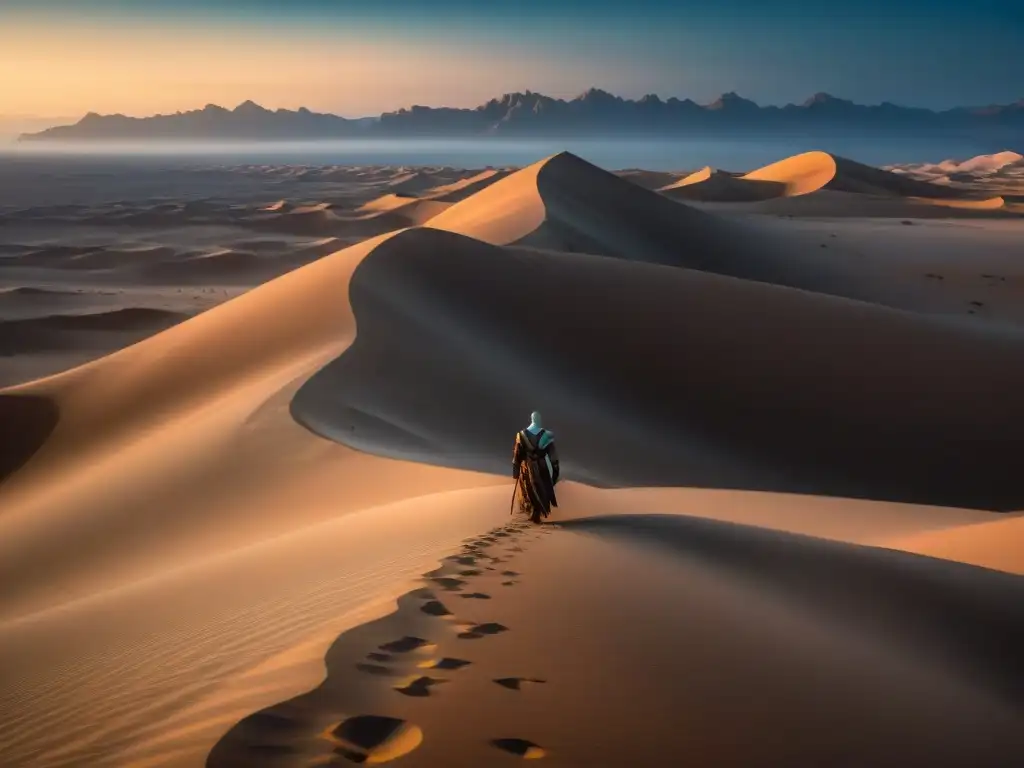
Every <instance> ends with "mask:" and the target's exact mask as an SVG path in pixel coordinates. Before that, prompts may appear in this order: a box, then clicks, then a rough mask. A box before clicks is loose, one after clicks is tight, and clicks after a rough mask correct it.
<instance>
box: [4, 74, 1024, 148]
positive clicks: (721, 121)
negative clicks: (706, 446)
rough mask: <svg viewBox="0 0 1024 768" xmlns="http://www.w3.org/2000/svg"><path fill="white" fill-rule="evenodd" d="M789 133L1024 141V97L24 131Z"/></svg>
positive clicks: (118, 135)
mask: <svg viewBox="0 0 1024 768" xmlns="http://www.w3.org/2000/svg"><path fill="white" fill-rule="evenodd" d="M745 133H750V134H757V135H765V134H772V133H774V134H785V135H790V136H800V137H811V136H820V135H828V136H836V135H845V134H851V135H858V136H863V135H865V134H868V135H873V134H877V135H880V136H893V135H908V136H919V137H921V138H926V137H929V138H930V137H955V138H961V139H972V140H982V141H985V140H988V141H994V142H997V143H998V144H999V145H1000V146H1003V147H1018V148H1020V147H1022V146H1024V99H1021V100H1019V101H1017V102H1014V103H1012V104H1005V105H991V106H984V107H958V108H954V109H949V110H944V111H933V110H930V109H923V108H917V107H903V106H899V105H896V104H891V103H889V102H883V103H882V104H879V105H874V106H865V105H862V104H856V103H854V102H852V101H849V100H846V99H840V98H837V97H835V96H832V95H830V94H827V93H818V94H815V95H814V96H812V97H811V98H809V99H807V101H805V102H803V103H802V104H788V105H786V106H784V107H776V106H760V105H758V104H756V103H755V102H753V101H751V100H749V99H745V98H743V97H741V96H739V95H737V94H735V93H726V94H723V95H722V96H720V97H719V98H718V99H716V100H715V101H713V102H712V103H710V104H703V105H701V104H697V103H696V102H694V101H692V100H690V99H677V98H670V99H667V100H662V99H661V98H659V97H658V96H655V95H653V94H649V95H647V96H644V97H643V98H641V99H638V100H632V99H624V98H621V97H619V96H615V95H613V94H611V93H608V92H607V91H603V90H601V89H598V88H592V89H590V90H588V91H586V92H585V93H582V94H580V95H579V96H577V97H576V98H573V99H568V100H565V99H555V98H552V97H550V96H545V95H543V94H540V93H533V92H531V91H526V92H524V93H507V94H505V95H503V96H502V97H500V98H496V99H491V100H490V101H488V102H487V103H485V104H482V105H480V106H478V107H475V108H468V109H461V108H452V107H425V106H413V107H410V108H408V109H400V110H398V111H396V112H386V113H384V114H382V115H380V116H379V117H369V118H359V119H348V118H344V117H340V116H338V115H333V114H324V113H317V112H312V111H310V110H308V109H305V108H300V109H298V110H286V109H278V110H269V109H265V108H264V107H261V106H260V105H258V104H256V103H254V102H252V101H246V102H245V103H243V104H241V105H239V106H238V107H236V108H235V109H232V110H229V109H225V108H224V107H220V106H217V105H214V104H210V105H207V106H206V107H204V108H203V109H198V110H192V111H188V112H177V113H175V114H172V115H156V116H153V117H144V118H135V117H127V116H125V115H120V114H117V115H99V114H96V113H94V112H90V113H89V114H87V115H86V116H85V117H83V118H82V119H81V120H79V121H78V122H77V123H74V124H73V125H63V126H56V127H52V128H49V129H47V130H43V131H40V132H37V133H26V134H22V135H21V136H20V137H19V138H20V140H21V141H42V140H70V141H81V140H86V141H95V140H119V141H125V140H154V139H159V140H193V141H194V140H232V141H237V140H248V141H281V140H311V139H337V138H345V137H354V136H374V137H378V136H379V137H388V136H486V135H503V136H517V137H520V136H522V137H527V136H530V137H540V136H559V135H573V136H581V135H597V136H615V135H622V134H630V135H645V136H680V135H688V136H698V135H704V136H716V137H717V136H722V135H723V134H725V135H730V136H734V135H742V134H745Z"/></svg>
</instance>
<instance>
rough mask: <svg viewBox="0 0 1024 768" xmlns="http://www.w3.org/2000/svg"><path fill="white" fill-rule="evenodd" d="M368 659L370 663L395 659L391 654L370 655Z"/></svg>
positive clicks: (367, 656) (367, 655)
mask: <svg viewBox="0 0 1024 768" xmlns="http://www.w3.org/2000/svg"><path fill="white" fill-rule="evenodd" d="M366 658H368V659H369V660H370V661H392V660H393V659H394V658H395V657H394V656H392V655H391V654H390V653H368V654H366Z"/></svg>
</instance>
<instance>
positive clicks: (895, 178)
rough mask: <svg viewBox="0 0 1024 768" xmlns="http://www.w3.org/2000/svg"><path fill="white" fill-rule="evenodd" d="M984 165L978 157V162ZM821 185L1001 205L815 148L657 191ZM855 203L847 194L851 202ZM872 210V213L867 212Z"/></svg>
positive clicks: (696, 193)
mask: <svg viewBox="0 0 1024 768" xmlns="http://www.w3.org/2000/svg"><path fill="white" fill-rule="evenodd" d="M970 167H971V168H975V167H978V168H980V167H986V166H985V163H984V162H982V160H981V159H979V162H978V164H977V166H970ZM823 190H830V191H833V192H843V193H852V194H856V195H862V196H871V197H873V198H876V199H881V200H884V199H890V198H891V199H899V200H900V201H902V202H906V203H909V204H911V205H913V204H916V205H918V206H922V205H937V206H943V207H948V208H962V209H968V210H978V211H996V210H1001V209H1002V210H1005V209H1006V206H1005V202H1006V201H1005V200H1004V199H1003V198H1002V197H1000V196H990V197H979V196H978V195H977V194H976V193H973V192H972V191H970V190H966V189H958V188H954V187H951V186H949V185H942V184H937V183H933V182H932V181H929V180H924V179H916V178H912V177H909V176H907V175H904V174H900V173H894V172H892V171H891V170H886V169H880V168H872V167H871V166H867V165H864V164H862V163H858V162H855V161H853V160H848V159H846V158H842V157H837V156H834V155H830V154H828V153H826V152H821V151H818V150H815V151H812V152H805V153H803V154H799V155H793V156H792V157H787V158H785V159H783V160H779V161H778V162H775V163H772V164H770V165H766V166H764V167H763V168H758V169H756V170H753V171H750V172H748V173H744V174H738V173H728V172H725V171H720V170H716V169H713V168H710V167H705V168H703V169H701V170H699V171H696V172H695V173H692V174H690V175H689V176H687V177H685V178H683V179H680V180H678V181H676V182H674V183H672V184H668V185H666V186H663V187H660V188H659V190H658V191H659V192H661V193H662V194H663V195H665V196H667V197H671V198H677V199H683V200H694V201H704V202H723V203H739V202H760V201H767V200H773V199H776V198H792V197H803V196H805V195H812V194H820V193H821V192H822V191H823ZM849 202H850V203H851V205H852V204H854V201H853V200H852V199H851V200H850V201H849ZM874 210H878V211H882V212H883V213H886V212H887V213H889V214H890V215H898V214H899V209H898V208H892V207H890V208H885V207H880V206H878V205H877V203H876V205H875V208H874ZM866 215H872V214H866Z"/></svg>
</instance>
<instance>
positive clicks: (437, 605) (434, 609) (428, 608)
mask: <svg viewBox="0 0 1024 768" xmlns="http://www.w3.org/2000/svg"><path fill="white" fill-rule="evenodd" d="M463 597H465V595H463ZM420 610H421V611H423V612H424V613H426V614H427V615H429V616H451V615H453V614H452V612H451V611H449V610H448V609H447V608H445V607H444V603H442V602H440V601H439V600H431V601H430V602H428V603H424V604H423V605H421V606H420Z"/></svg>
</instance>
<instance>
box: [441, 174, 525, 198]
mask: <svg viewBox="0 0 1024 768" xmlns="http://www.w3.org/2000/svg"><path fill="white" fill-rule="evenodd" d="M510 173H511V171H505V170H494V169H491V170H486V171H481V172H480V173H478V174H476V175H475V176H470V177H469V178H466V179H459V180H458V181H454V182H452V183H450V184H442V185H440V186H437V187H434V188H432V189H429V190H427V191H426V192H425V193H424V194H423V196H424V197H429V198H430V199H431V200H437V201H439V202H444V203H457V202H459V201H460V200H465V199H466V198H467V197H469V196H470V195H473V194H476V193H477V192H479V191H480V190H481V189H484V188H485V187H489V186H490V185H491V184H493V183H494V182H496V181H501V180H502V179H503V178H505V177H506V176H508V175H509V174H510Z"/></svg>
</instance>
